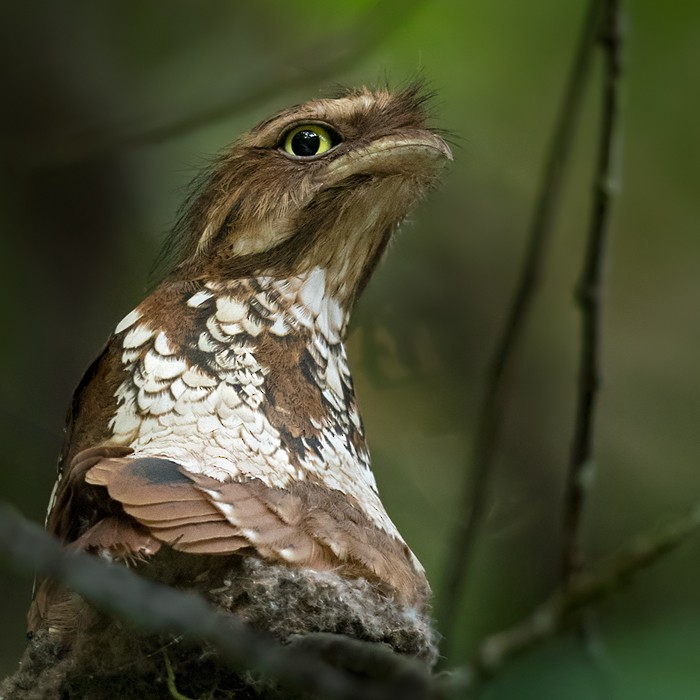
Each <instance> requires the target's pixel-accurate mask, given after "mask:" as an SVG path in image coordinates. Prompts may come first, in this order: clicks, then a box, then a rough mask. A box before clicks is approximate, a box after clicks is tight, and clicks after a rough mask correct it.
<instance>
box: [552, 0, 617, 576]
mask: <svg viewBox="0 0 700 700" xmlns="http://www.w3.org/2000/svg"><path fill="white" fill-rule="evenodd" d="M599 42H600V45H601V48H602V50H603V53H604V61H605V63H604V76H603V100H602V115H601V127H600V142H599V149H598V161H597V166H596V176H595V184H594V192H593V207H592V212H591V223H590V229H589V236H588V243H587V249H586V256H585V260H584V264H583V270H582V273H581V278H580V282H579V284H578V288H577V292H576V298H577V302H578V306H579V309H580V312H581V356H580V363H579V379H578V396H577V407H576V419H575V426H574V437H573V443H572V447H571V459H570V462H569V469H568V473H567V482H566V491H565V502H564V520H563V545H562V547H563V550H562V578H563V580H564V582H565V583H567V582H569V581H571V579H572V577H573V576H575V575H576V574H577V573H578V572H579V571H580V570H581V569H582V568H583V565H584V557H583V548H582V544H581V520H582V515H583V508H584V504H585V499H586V493H587V491H588V484H589V482H590V476H591V467H592V461H593V444H594V419H595V408H596V399H597V397H598V391H599V388H600V328H601V313H602V299H601V291H602V282H603V263H604V259H605V251H606V245H607V239H608V230H609V223H610V209H611V202H612V197H613V195H614V190H615V187H616V182H615V179H616V176H617V169H618V168H617V162H616V157H617V155H618V154H617V150H618V148H619V143H618V141H619V136H620V132H619V129H618V128H617V127H618V119H619V111H620V105H619V87H620V77H621V72H622V71H621V63H620V54H621V49H622V32H621V10H620V0H605V3H604V9H603V18H602V23H601V31H600V36H599Z"/></svg>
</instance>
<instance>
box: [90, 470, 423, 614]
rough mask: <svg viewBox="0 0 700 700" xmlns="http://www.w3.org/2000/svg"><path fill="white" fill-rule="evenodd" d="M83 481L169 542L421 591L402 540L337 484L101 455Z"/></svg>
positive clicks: (405, 593) (412, 594)
mask: <svg viewBox="0 0 700 700" xmlns="http://www.w3.org/2000/svg"><path fill="white" fill-rule="evenodd" d="M85 480H86V481H87V483H89V484H91V485H93V486H102V487H105V488H106V489H107V492H108V494H109V496H110V498H111V499H113V500H114V501H117V502H118V503H119V504H121V506H122V508H123V510H124V512H125V513H126V514H128V515H129V516H131V517H132V518H133V519H134V520H136V521H137V523H138V524H139V525H140V526H142V527H144V528H146V530H147V531H148V532H149V533H150V534H151V535H152V536H153V537H155V538H156V539H157V540H159V541H160V542H163V543H166V544H168V545H170V546H171V547H172V548H173V549H176V550H179V551H182V552H189V553H198V554H227V553H231V552H236V551H238V550H243V549H247V550H249V551H250V552H251V553H253V552H254V553H257V554H258V555H259V556H261V557H263V558H265V559H268V560H272V561H278V562H282V563H287V564H291V565H294V566H297V567H299V566H301V567H308V568H311V569H315V570H326V569H330V568H333V569H342V570H343V571H344V573H345V574H346V575H355V576H362V577H364V578H367V579H369V580H372V581H375V582H378V583H380V584H384V585H387V584H388V586H389V587H390V588H391V589H393V591H394V592H395V593H398V595H399V596H400V597H401V598H402V599H404V600H406V601H407V602H410V601H413V600H417V599H419V598H422V597H423V596H424V595H425V591H417V590H415V586H416V583H415V582H416V571H415V564H414V562H413V558H412V556H411V553H410V550H409V549H408V547H407V546H406V545H405V543H403V542H401V541H399V540H397V539H396V538H395V537H392V536H391V535H389V534H387V533H385V532H383V531H382V530H380V529H379V528H377V527H376V526H375V525H374V524H373V523H371V522H370V521H369V519H368V518H367V516H365V515H364V514H363V513H362V511H361V510H360V509H359V508H358V507H357V506H355V505H354V504H353V503H352V502H351V501H350V500H349V499H348V497H347V496H346V495H345V494H343V493H342V492H340V491H334V490H332V489H330V490H329V489H328V488H327V487H325V486H321V485H315V484H313V483H311V482H298V483H295V484H292V485H291V487H290V488H286V489H278V488H274V487H270V486H267V485H266V484H264V483H263V482H262V481H260V480H259V479H242V480H237V481H226V482H221V481H219V480H217V479H214V478H212V477H209V476H204V475H202V474H193V473H191V472H189V471H187V470H186V469H184V468H183V467H182V466H181V465H179V464H177V463H176V462H173V461H172V460H169V459H163V458H159V457H140V458H134V457H116V458H106V459H102V460H101V461H99V462H98V463H97V464H95V465H94V466H93V467H91V468H90V469H89V470H88V472H87V474H86V476H85ZM84 546H86V547H87V548H90V546H91V542H89V541H87V540H86V541H85V542H84Z"/></svg>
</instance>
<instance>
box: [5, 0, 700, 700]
mask: <svg viewBox="0 0 700 700" xmlns="http://www.w3.org/2000/svg"><path fill="white" fill-rule="evenodd" d="M585 5H586V3H585V2H581V1H579V0H576V1H574V0H567V1H566V2H561V1H557V0H539V2H528V3H524V2H521V1H520V0H494V1H492V2H476V1H473V0H463V1H462V2H458V1H457V0H452V1H448V0H444V1H438V0H436V1H434V2H430V1H429V0H426V1H425V2H422V3H419V2H413V1H410V2H409V1H408V0H406V1H404V2H381V3H379V4H378V5H376V6H374V5H373V4H371V3H368V2H361V1H360V0H354V1H353V2H344V3H328V2H327V1H326V2H320V1H319V0H307V1H306V2H304V3H303V4H301V3H288V2H282V1H281V0H280V1H278V2H273V1H272V0H264V1H262V2H256V3H250V2H233V1H230V0H229V1H223V0H221V1H218V2H212V1H204V2H197V3H194V2H190V1H186V0H168V2H165V1H164V0H161V1H159V2H157V1H155V0H149V1H147V2H143V1H142V2H138V3H136V2H111V3H94V2H87V1H81V2H71V3H49V2H47V3H37V2H26V3H19V2H6V3H3V6H2V9H1V10H0V81H1V82H0V86H1V88H2V107H1V108H0V120H1V126H2V130H1V134H0V147H1V148H2V160H1V163H0V178H1V183H0V184H2V187H1V188H0V223H1V226H2V239H1V241H2V242H1V245H2V249H1V253H0V273H1V274H0V283H1V285H2V288H1V290H0V312H1V313H2V343H0V353H1V355H0V361H1V363H0V367H2V381H1V382H0V410H1V411H2V413H1V417H0V424H1V427H2V446H3V459H2V467H1V468H0V495H1V497H2V499H3V500H8V501H10V502H11V503H13V504H15V505H16V507H17V508H18V509H20V510H21V511H22V512H23V513H24V514H25V515H26V516H28V517H30V518H32V519H34V520H37V521H39V520H41V519H42V518H43V514H44V509H45V504H46V501H47V499H48V494H49V492H50V489H51V485H52V482H53V478H54V465H55V458H56V454H57V452H58V450H59V447H60V443H61V430H62V420H63V414H64V411H65V408H66V406H67V404H68V401H69V397H70V393H71V391H72V388H73V387H74V385H75V384H76V383H77V381H78V379H79V376H80V374H81V372H82V370H83V368H84V367H85V366H86V365H87V363H88V362H89V361H90V359H91V358H92V357H93V356H94V355H95V353H96V351H97V349H98V348H99V346H100V345H101V343H102V342H103V340H104V338H105V337H106V336H107V334H108V333H109V332H110V330H111V329H112V328H113V327H114V324H115V322H116V321H117V320H118V319H119V318H121V317H122V316H123V315H124V313H125V312H126V311H128V310H129V309H130V308H132V307H133V306H134V305H135V304H136V303H137V302H138V301H139V300H140V298H141V296H142V294H143V291H144V289H145V286H146V283H147V278H148V273H149V269H150V266H151V264H152V261H153V258H154V256H155V254H156V252H157V250H158V247H159V245H160V243H161V241H162V239H163V236H164V234H165V233H166V232H167V230H168V229H169V227H170V226H171V224H172V222H173V220H174V218H175V213H176V210H177V207H178V205H179V203H180V202H181V201H182V199H183V197H184V193H185V192H186V186H187V183H188V182H189V180H190V179H191V178H192V176H193V175H194V174H195V173H196V172H197V171H198V169H199V168H200V167H201V166H202V164H203V163H205V162H206V160H207V158H208V157H210V155H211V154H213V153H215V152H216V151H217V150H218V149H220V148H222V147H223V146H225V145H226V144H227V143H229V142H230V141H232V140H233V139H234V138H235V137H236V136H237V135H238V134H240V133H241V132H242V131H244V130H246V129H247V128H249V127H250V126H252V125H253V124H255V123H256V122H257V121H258V120H259V119H261V118H263V117H265V116H267V115H268V114H270V113H272V112H273V111H275V110H277V109H278V108H282V107H285V106H288V105H289V104H292V103H295V102H298V101H303V100H305V99H307V98H310V97H314V96H316V95H318V94H319V93H321V92H324V91H327V90H328V89H329V88H331V89H332V88H333V86H335V85H337V84H343V85H357V84H363V83H364V84H367V83H369V84H372V83H383V82H385V81H388V82H389V83H390V84H392V85H399V86H400V85H403V84H405V82H406V81H407V80H410V79H411V78H414V77H416V76H422V77H423V78H424V79H426V80H427V81H428V83H429V85H430V86H431V87H432V88H433V89H434V90H435V91H436V92H437V95H438V96H437V99H436V106H437V113H438V115H439V116H438V119H437V123H438V124H439V125H440V126H442V127H444V128H446V129H449V130H450V131H452V132H453V133H454V134H455V139H454V140H455V144H456V147H455V163H454V166H453V167H452V169H451V171H450V172H449V173H448V174H447V176H446V178H445V181H444V186H443V187H442V188H441V189H440V190H439V191H437V192H435V193H434V194H433V195H432V196H431V198H430V200H429V201H428V202H427V203H425V204H424V205H423V206H422V207H421V208H420V209H419V210H418V211H417V212H416V213H415V214H414V215H413V216H412V218H411V221H409V222H408V223H407V224H406V225H405V226H404V228H403V230H402V232H401V234H400V236H399V238H398V240H397V242H396V244H395V245H394V247H393V249H392V251H391V254H390V255H389V257H388V259H387V261H386V262H385V264H384V265H383V266H382V268H381V269H380V270H379V273H378V274H377V276H376V278H375V279H374V280H373V282H372V283H371V284H370V286H369V288H368V290H367V293H366V294H365V296H364V298H363V300H362V302H361V303H360V306H359V308H358V310H357V313H356V315H355V319H354V325H353V327H352V332H351V335H350V353H351V360H352V362H353V366H354V369H355V377H356V383H357V389H358V393H359V397H360V403H361V406H362V408H363V412H364V417H365V421H366V424H367V430H368V433H369V439H370V446H371V448H372V450H373V458H374V465H375V472H376V475H377V480H378V482H379V486H380V489H381V492H382V495H383V499H384V502H385V504H386V506H387V509H388V510H389V512H390V513H391V515H392V517H393V518H394V520H395V521H396V522H397V525H398V526H399V529H400V530H401V531H402V533H403V534H404V536H405V537H406V539H407V541H408V542H409V543H410V544H411V546H412V547H413V549H414V551H415V552H416V554H417V555H418V557H419V558H420V559H421V560H422V561H423V563H424V564H425V566H426V568H427V570H428V574H429V578H430V580H431V581H432V583H433V587H434V589H435V590H436V591H438V592H439V591H440V584H441V576H442V571H443V569H444V566H445V562H446V560H447V558H448V557H449V556H450V552H449V549H448V540H449V533H450V532H451V529H452V527H453V525H454V522H455V519H456V516H457V512H456V507H457V497H458V494H459V491H460V488H461V485H462V482H463V480H464V478H465V477H464V476H463V474H464V472H465V468H466V464H467V459H468V455H469V450H470V445H471V442H472V440H473V426H474V418H475V412H476V406H477V403H478V398H479V395H480V390H481V387H482V382H483V375H484V369H485V367H486V364H487V361H488V357H489V353H490V351H491V350H492V348H493V346H494V341H495V337H496V334H497V332H498V329H499V328H500V325H501V323H502V321H503V317H504V311H505V308H506V307H507V304H508V300H509V296H510V294H511V293H512V289H513V285H514V280H515V278H516V274H517V271H518V265H519V262H520V259H521V255H522V252H523V246H524V240H525V232H526V229H527V223H528V219H529V216H530V212H531V209H532V202H533V197H534V195H535V189H536V185H537V181H538V175H539V171H540V166H541V162H542V157H543V152H544V148H545V144H546V143H547V140H548V138H549V135H550V132H551V127H552V123H553V117H554V114H555V113H556V109H557V106H558V104H559V99H560V95H561V91H562V87H563V84H564V80H565V76H566V74H567V70H568V65H569V63H570V58H571V55H572V53H573V50H574V45H575V43H576V38H577V36H578V33H579V29H580V26H581V24H582V21H583V15H584V10H585ZM625 5H626V10H627V16H628V25H629V27H628V34H627V45H626V47H625V71H626V78H625V85H624V92H625V115H624V122H625V123H624V131H625V134H624V142H625V148H624V151H625V161H624V169H623V178H622V179H623V187H622V191H621V192H620V194H619V196H618V198H617V199H616V201H615V203H614V218H613V228H614V231H613V238H612V241H611V247H610V251H609V257H608V260H607V285H606V291H605V297H604V303H605V312H604V313H605V316H604V348H603V349H604V361H603V373H604V383H603V393H602V397H601V402H600V410H599V413H598V416H597V468H598V473H597V481H596V483H595V486H594V489H593V491H592V493H591V495H590V499H589V502H588V504H587V508H586V523H585V525H586V542H587V548H588V553H589V556H590V558H591V559H592V560H593V561H597V560H600V559H601V558H604V557H605V556H607V555H609V554H611V553H614V552H615V551H618V550H619V549H620V548H623V547H624V546H625V545H626V544H628V543H629V542H630V540H631V538H632V537H633V536H634V535H635V533H637V532H639V531H644V530H648V529H649V528H653V527H654V526H656V525H658V524H659V523H661V522H663V521H664V519H665V518H666V517H667V516H668V515H669V514H671V513H674V512H679V511H683V510H685V509H687V508H688V507H689V506H690V505H691V504H692V503H693V502H695V501H698V500H700V477H699V470H698V458H699V457H700V371H698V348H700V313H699V307H700V205H699V204H698V199H699V198H700V146H699V145H698V143H699V140H698V136H697V130H698V120H697V113H698V109H699V108H700V90H698V70H699V69H700V4H698V3H695V2H681V0H677V1H676V2H674V3H658V2H653V1H652V0H628V2H626V3H625ZM594 68H595V69H596V70H595V71H594V77H595V78H596V79H594V80H592V81H591V82H590V84H589V89H588V91H587V99H586V108H585V110H584V114H583V119H582V123H581V128H580V129H579V132H578V135H577V139H576V146H575V150H574V154H573V157H574V162H573V167H572V169H571V171H570V173H569V175H568V177H567V186H566V194H565V197H564V200H563V202H562V207H561V209H560V211H559V214H558V217H557V221H556V231H555V237H554V239H553V245H552V248H551V250H550V253H549V255H548V258H547V264H546V270H545V276H544V279H543V285H542V289H541V293H540V294H539V295H538V299H537V306H536V309H535V312H534V314H533V317H532V320H531V323H530V325H529V326H528V329H527V333H526V336H525V338H524V343H523V347H522V352H521V353H520V355H519V357H518V360H517V363H516V368H515V369H516V373H515V377H514V383H513V393H512V402H511V405H510V410H509V411H508V414H507V418H506V423H505V430H504V434H503V440H502V443H501V446H500V449H499V452H498V458H497V462H496V465H495V466H496V473H495V476H494V497H493V499H492V503H491V505H490V507H489V509H488V516H487V520H486V523H485V527H484V529H483V533H482V538H481V539H480V542H479V547H478V550H477V553H476V559H475V561H474V566H473V567H472V576H471V578H470V581H469V582H468V585H467V586H466V588H465V590H464V595H463V601H462V605H461V607H460V609H459V610H455V611H453V614H454V617H456V618H457V619H458V625H457V627H458V629H459V634H458V636H457V638H456V639H455V640H454V641H455V645H454V646H455V653H454V655H453V657H452V658H450V659H449V663H450V664H453V665H454V664H459V663H460V662H462V661H463V660H465V659H466V658H467V655H468V654H469V653H470V652H472V651H473V650H474V648H475V645H476V643H477V642H478V640H480V639H481V638H483V637H484V635H486V634H487V633H490V632H493V631H496V630H498V629H500V628H502V627H504V626H508V625H509V624H512V623H513V622H515V621H517V620H518V619H520V618H521V617H522V616H523V615H525V614H527V613H528V612H529V611H530V610H531V609H532V607H533V606H534V605H535V604H536V603H538V602H539V601H540V600H541V599H543V598H544V597H545V596H546V595H547V594H548V593H549V592H550V591H551V590H552V587H553V586H554V585H555V582H556V577H557V570H558V548H559V529H558V526H559V521H560V518H561V493H562V487H563V475H564V468H565V465H566V462H567V458H568V446H569V443H570V436H571V431H572V423H573V405H574V387H575V373H576V361H577V332H578V317H577V314H576V311H575V309H574V306H573V288H574V285H575V281H576V278H577V276H578V271H579V268H580V265H581V258H582V252H583V245H584V236H585V233H586V227H587V219H588V211H589V205H590V194H591V177H592V166H593V161H594V154H595V143H596V142H595V139H596V128H597V116H598V105H599V97H598V94H599V88H598V85H599V83H598V80H597V77H598V71H597V69H598V68H599V62H598V61H597V62H596V64H595V66H594ZM178 124H179V125H180V126H182V127H183V128H172V127H173V125H178ZM186 125H189V126H188V128H184V126H186ZM154 132H155V135H154ZM30 588H31V577H29V576H27V575H25V574H22V575H14V574H11V573H10V572H9V571H3V572H2V574H1V575H0V619H1V620H2V627H1V629H2V634H1V635H0V675H5V674H6V673H9V672H11V671H12V670H13V668H14V666H15V664H16V661H17V659H18V657H19V655H20V653H21V650H22V648H23V645H24V640H23V624H24V622H23V618H24V613H25V609H26V606H27V604H28V602H29V596H30ZM599 624H600V632H601V640H602V645H603V650H602V656H601V658H599V659H598V660H597V661H595V662H594V661H592V660H591V658H590V656H589V655H587V654H586V653H585V652H584V651H583V650H582V648H581V646H580V645H579V644H578V643H576V641H575V640H573V639H569V638H561V639H556V640H553V641H552V642H550V643H548V644H546V645H543V646H542V647H541V648H539V649H537V650H535V651H534V652H532V653H529V654H527V655H526V656H524V657H522V658H519V659H518V660H517V661H515V662H514V663H512V664H510V665H509V666H507V668H505V669H504V671H503V673H501V674H500V675H499V676H498V677H497V678H496V679H495V680H494V681H493V682H491V683H490V684H489V685H488V686H487V688H486V690H485V692H484V695H483V697H485V698H489V699H490V700H491V699H502V698H509V699H510V698H518V699H521V698H522V699H525V698H536V699H538V700H548V699H550V698H551V699H552V700H554V699H559V698H564V697H566V698H575V699H578V698H615V699H626V698H634V700H646V699H649V700H651V699H657V698H663V699H664V700H675V699H677V700H687V699H689V698H696V697H700V539H698V538H696V539H695V540H693V541H691V542H689V543H687V544H686V545H685V546H684V547H683V548H682V549H680V550H679V551H677V552H674V553H673V554H671V555H670V556H668V557H667V558H666V559H664V560H663V561H662V562H660V563H658V564H657V565H656V566H655V567H654V568H653V569H652V570H650V571H647V572H645V573H643V574H641V575H640V576H639V577H638V578H637V579H636V580H635V581H634V583H633V584H632V585H631V586H629V587H628V588H626V589H625V590H624V591H623V592H622V593H621V594H619V595H617V596H615V597H614V598H612V599H611V600H610V601H609V602H607V603H606V604H605V605H604V606H603V607H602V608H601V609H600V615H599Z"/></svg>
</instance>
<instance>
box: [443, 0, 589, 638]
mask: <svg viewBox="0 0 700 700" xmlns="http://www.w3.org/2000/svg"><path fill="white" fill-rule="evenodd" d="M599 11H600V0H591V2H590V5H589V8H588V11H587V15H586V19H585V22H584V27H583V30H582V32H581V36H580V39H579V43H578V47H577V50H576V54H575V56H574V59H573V63H572V66H571V70H570V74H569V77H568V81H567V84H566V88H565V92H564V95H563V98H562V103H561V107H560V110H559V114H558V116H557V120H556V123H555V128H554V133H553V135H552V139H551V142H550V145H549V148H548V154H547V157H546V161H545V165H544V168H543V170H542V175H541V180H540V184H539V188H538V196H537V202H536V205H535V210H534V212H533V216H532V220H531V222H530V226H529V230H528V235H527V241H528V243H527V249H526V252H525V257H524V260H523V264H522V267H521V272H520V278H519V280H518V283H517V286H516V289H515V292H514V294H513V297H512V300H511V303H510V308H509V310H508V313H507V317H506V321H505V323H504V325H503V328H502V330H501V334H500V336H499V338H498V341H497V343H496V347H495V350H494V353H493V355H492V358H491V361H490V364H489V367H488V371H487V376H486V382H485V385H484V390H483V396H482V400H481V406H480V409H479V415H478V419H477V428H476V432H475V443H474V448H473V452H472V456H471V459H470V462H469V468H468V470H467V471H466V481H465V484H464V487H463V490H462V497H461V500H460V507H459V512H460V520H459V521H458V523H457V525H456V527H455V530H454V532H453V535H452V538H451V542H450V544H451V546H450V548H449V550H448V552H449V553H448V556H449V559H448V562H447V565H446V567H445V573H444V575H443V580H444V583H443V590H442V595H441V611H440V612H441V614H440V615H439V618H440V619H441V621H442V623H443V625H444V632H445V637H446V640H447V641H448V642H449V640H450V637H451V635H450V632H451V629H450V624H454V621H455V612H456V609H457V605H458V601H459V598H460V593H461V591H462V588H463V586H464V582H465V580H466V578H467V574H468V569H469V564H470V562H471V558H472V555H473V550H474V545H475V542H476V537H477V534H478V530H479V527H480V525H481V521H482V519H483V513H484V509H485V508H486V505H487V502H488V485H489V479H490V475H491V465H492V462H493V455H494V452H495V447H496V443H497V439H498V434H499V432H500V427H501V423H502V420H503V413H504V406H505V404H506V399H507V388H508V386H507V381H506V380H507V377H508V370H509V369H510V367H511V364H512V359H513V357H514V355H515V351H516V349H517V346H518V342H519V339H520V336H521V335H522V330H523V328H524V325H525V322H526V320H527V317H528V314H529V311H530V308H531V306H532V301H533V298H534V295H535V292H536V291H537V287H538V284H539V278H540V275H541V271H542V267H543V264H544V257H545V253H546V250H547V246H548V244H549V238H550V233H551V228H552V221H553V218H554V213H555V211H556V207H557V204H558V203H559V198H560V193H561V188H562V183H563V176H564V171H565V169H566V164H567V161H568V157H569V153H570V150H571V143H572V140H573V135H574V132H575V129H576V125H577V122H578V116H579V113H580V105H581V99H582V96H583V92H584V88H585V84H586V77H587V75H588V67H589V63H590V57H591V54H592V52H593V49H594V47H595V39H596V31H597V28H598V26H599V23H598V17H599Z"/></svg>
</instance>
